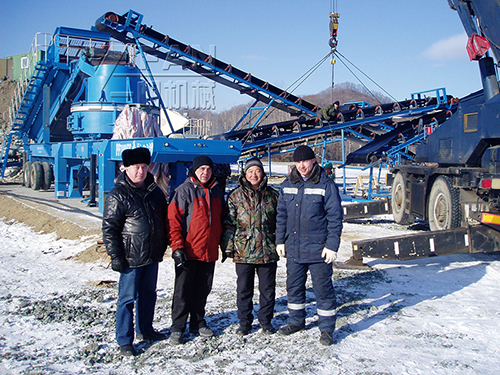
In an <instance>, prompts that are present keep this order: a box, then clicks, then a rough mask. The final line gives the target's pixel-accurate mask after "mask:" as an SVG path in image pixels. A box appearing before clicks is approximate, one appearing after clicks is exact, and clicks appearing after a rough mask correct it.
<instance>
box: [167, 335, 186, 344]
mask: <svg viewBox="0 0 500 375" xmlns="http://www.w3.org/2000/svg"><path fill="white" fill-rule="evenodd" d="M168 341H169V342H170V343H171V344H172V345H180V344H183V343H184V340H183V338H182V332H172V334H171V335H170V338H169V339H168Z"/></svg>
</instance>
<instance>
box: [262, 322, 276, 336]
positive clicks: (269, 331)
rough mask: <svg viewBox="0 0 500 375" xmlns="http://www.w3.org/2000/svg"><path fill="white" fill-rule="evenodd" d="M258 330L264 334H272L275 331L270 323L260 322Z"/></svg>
mask: <svg viewBox="0 0 500 375" xmlns="http://www.w3.org/2000/svg"><path fill="white" fill-rule="evenodd" d="M260 330H261V331H262V333H263V334H265V335H272V334H273V333H274V332H276V331H275V330H274V327H273V326H272V325H271V324H261V325H260Z"/></svg>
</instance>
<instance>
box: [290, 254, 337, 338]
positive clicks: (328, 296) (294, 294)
mask: <svg viewBox="0 0 500 375" xmlns="http://www.w3.org/2000/svg"><path fill="white" fill-rule="evenodd" d="M286 268H287V277H286V289H287V295H288V312H289V314H290V323H291V324H292V325H294V326H302V325H304V323H305V319H306V281H307V271H308V270H309V272H310V273H311V279H312V284H313V290H314V294H315V295H316V307H317V312H318V316H319V321H318V325H319V330H320V332H333V331H334V330H335V320H336V317H335V314H336V300H335V291H334V289H333V284H332V275H333V268H332V265H331V264H327V263H324V262H320V263H308V264H303V263H296V262H294V261H293V259H291V258H287V261H286Z"/></svg>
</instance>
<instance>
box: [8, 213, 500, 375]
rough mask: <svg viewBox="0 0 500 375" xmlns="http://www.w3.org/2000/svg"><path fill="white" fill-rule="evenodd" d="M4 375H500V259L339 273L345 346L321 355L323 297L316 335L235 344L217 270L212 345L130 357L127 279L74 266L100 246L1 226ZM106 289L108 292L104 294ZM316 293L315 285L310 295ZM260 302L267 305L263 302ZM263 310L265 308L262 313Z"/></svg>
mask: <svg viewBox="0 0 500 375" xmlns="http://www.w3.org/2000/svg"><path fill="white" fill-rule="evenodd" d="M344 233H345V236H344V237H345V238H344V239H343V241H342V245H341V248H340V251H339V258H341V259H347V258H348V257H349V255H350V239H352V238H355V237H357V238H370V237H375V236H376V237H380V236H381V235H396V234H402V233H404V232H402V231H401V228H399V227H398V226H395V225H394V224H393V223H391V222H390V220H378V221H377V220H374V221H369V220H368V221H365V222H363V221H359V222H350V223H346V224H345V226H344ZM0 238H2V241H0V263H1V267H0V314H1V324H0V373H2V374H83V373H92V374H129V373H137V374H151V373H154V374H164V373H169V374H318V375H322V374H324V375H326V374H394V375H396V374H496V373H498V348H499V347H500V328H499V327H500V296H499V293H498V285H499V282H500V255H499V254H472V255H469V254H463V255H454V256H446V257H437V258H429V259H419V260H414V261H406V262H395V261H385V260H374V259H367V260H366V261H368V263H369V265H371V266H372V267H373V270H372V271H345V270H344V271H340V270H335V271H334V276H333V280H332V281H333V283H334V285H335V288H336V292H337V302H338V320H337V331H336V343H335V345H333V346H331V347H323V346H321V345H320V344H319V342H318V339H319V330H318V327H317V316H316V307H315V298H314V293H313V292H312V289H310V290H309V291H308V308H307V330H305V331H302V332H299V333H297V334H294V335H292V336H291V337H286V338H284V337H281V336H279V335H277V334H275V335H271V336H266V335H263V334H261V333H260V332H259V331H258V325H257V322H256V321H255V322H254V323H255V324H254V327H253V330H252V332H251V334H250V335H248V336H246V337H244V338H241V337H239V336H237V335H235V333H234V332H235V330H236V328H237V323H238V320H237V316H236V292H235V289H236V275H235V272H234V264H233V263H232V262H230V261H227V262H225V263H223V264H221V263H220V262H218V263H217V267H216V274H215V280H214V287H213V291H212V293H211V295H210V296H209V302H208V305H207V322H208V324H209V326H210V327H211V328H212V329H214V331H215V333H216V336H215V337H214V338H212V339H203V338H200V337H192V336H188V341H187V343H186V344H184V345H181V346H175V347H174V346H171V345H170V344H169V343H168V342H167V341H163V342H157V343H149V342H136V346H137V348H138V349H139V350H140V351H141V354H140V355H139V356H137V357H135V358H132V359H130V358H121V357H120V356H119V355H118V352H117V346H116V343H115V340H114V312H115V306H116V297H117V290H116V285H114V284H113V283H112V281H116V280H117V279H118V274H116V273H115V272H113V271H111V270H110V269H107V268H106V267H105V266H104V265H102V264H91V263H79V262H75V261H74V260H71V259H69V258H70V257H71V256H72V255H75V254H77V253H78V252H79V251H82V250H83V249H85V248H86V247H87V246H88V245H89V241H95V239H86V240H81V241H69V240H57V239H56V238H55V236H54V235H51V234H37V233H34V232H33V231H32V230H31V229H30V228H29V227H27V226H25V225H23V224H19V223H14V222H8V223H7V222H3V221H1V222H0ZM285 274H286V269H285V262H284V260H281V261H280V263H279V267H278V280H277V282H278V287H277V301H276V302H277V303H276V309H275V319H274V321H273V323H274V325H275V327H276V328H279V327H280V326H282V325H284V324H286V323H287V319H288V315H287V307H286V306H287V305H286V289H285ZM99 281H106V282H105V283H101V284H102V285H105V286H108V287H99V286H95V285H98V284H99ZM310 286H311V285H310V284H309V287H310ZM172 291H173V262H172V260H171V259H165V261H164V262H162V263H161V266H160V276H159V284H158V302H157V309H156V319H155V320H156V321H155V327H156V328H157V329H159V330H162V331H164V332H166V333H167V334H168V333H169V327H170V324H171V319H170V309H171V297H172ZM257 294H258V292H257V291H256V296H255V301H257V297H258V296H257ZM257 308H258V305H256V309H257Z"/></svg>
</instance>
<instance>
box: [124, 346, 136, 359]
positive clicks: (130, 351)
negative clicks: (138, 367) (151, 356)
mask: <svg viewBox="0 0 500 375" xmlns="http://www.w3.org/2000/svg"><path fill="white" fill-rule="evenodd" d="M120 354H121V355H122V356H124V357H132V356H135V355H137V351H136V350H135V349H134V346H133V345H132V344H125V345H122V346H120Z"/></svg>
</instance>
